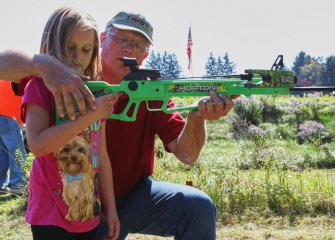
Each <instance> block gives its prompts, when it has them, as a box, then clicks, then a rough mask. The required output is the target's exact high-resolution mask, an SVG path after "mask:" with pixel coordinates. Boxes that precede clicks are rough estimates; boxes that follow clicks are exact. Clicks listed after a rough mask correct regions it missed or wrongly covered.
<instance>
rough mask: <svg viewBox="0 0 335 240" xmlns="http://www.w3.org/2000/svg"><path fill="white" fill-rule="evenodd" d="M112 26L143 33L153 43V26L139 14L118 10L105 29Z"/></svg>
mask: <svg viewBox="0 0 335 240" xmlns="http://www.w3.org/2000/svg"><path fill="white" fill-rule="evenodd" d="M111 26H114V27H116V28H119V29H124V30H132V31H136V32H139V33H141V34H143V35H144V36H145V37H146V38H147V39H148V40H149V42H150V43H151V44H153V38H152V35H153V28H152V26H151V24H150V23H149V22H148V21H147V20H146V19H145V18H144V17H143V16H142V15H140V14H135V13H127V12H119V13H118V14H116V15H115V16H114V17H113V18H112V19H111V20H110V21H109V22H108V23H107V25H106V29H107V28H109V27H111Z"/></svg>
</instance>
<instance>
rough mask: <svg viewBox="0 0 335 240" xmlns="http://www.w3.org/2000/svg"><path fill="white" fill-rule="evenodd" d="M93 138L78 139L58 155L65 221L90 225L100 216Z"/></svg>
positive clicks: (58, 152)
mask: <svg viewBox="0 0 335 240" xmlns="http://www.w3.org/2000/svg"><path fill="white" fill-rule="evenodd" d="M90 143H91V135H90V134H89V133H86V134H84V135H80V136H76V137H74V138H73V139H71V140H70V141H69V142H68V143H67V144H66V145H65V146H63V147H61V148H60V149H58V150H57V151H55V157H56V159H57V164H58V169H59V173H60V176H61V177H62V182H63V185H64V187H63V195H62V196H63V199H64V201H65V203H66V204H67V205H68V207H69V210H68V213H67V215H66V216H65V218H66V219H67V220H75V221H82V222H87V221H90V220H92V219H93V218H94V217H95V216H96V215H97V211H96V209H97V205H98V208H100V206H101V203H100V201H99V200H98V199H97V189H96V188H97V184H96V179H97V176H96V175H97V174H95V172H94V169H93V167H92V164H91V162H90V149H91V148H90V146H91V145H90Z"/></svg>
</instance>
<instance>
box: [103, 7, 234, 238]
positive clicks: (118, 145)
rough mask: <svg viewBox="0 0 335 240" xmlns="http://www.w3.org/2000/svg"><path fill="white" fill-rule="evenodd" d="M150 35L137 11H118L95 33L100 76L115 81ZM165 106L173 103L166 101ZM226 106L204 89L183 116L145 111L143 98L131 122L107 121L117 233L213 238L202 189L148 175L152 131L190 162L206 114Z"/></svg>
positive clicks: (141, 55)
mask: <svg viewBox="0 0 335 240" xmlns="http://www.w3.org/2000/svg"><path fill="white" fill-rule="evenodd" d="M152 36H153V28H152V26H151V24H150V23H149V22H148V21H147V20H146V19H145V18H144V17H143V16H141V15H138V14H132V13H126V12H120V13H118V14H117V15H116V16H115V17H114V18H113V19H112V20H111V21H110V22H108V23H107V25H106V29H105V32H103V33H101V35H100V40H101V59H102V67H103V70H102V79H103V80H104V81H106V82H108V83H110V84H120V83H121V81H122V80H123V77H124V75H125V74H127V73H128V72H129V69H128V67H124V65H123V61H122V58H123V57H131V58H136V60H137V62H138V63H139V65H141V64H142V62H143V60H144V59H145V58H146V57H147V56H148V54H149V47H150V45H151V44H152V43H153V37H152ZM127 102H128V98H127V96H124V97H121V98H119V100H118V103H117V104H116V106H115V111H114V112H115V113H120V112H122V110H123V109H124V107H125V105H126V104H127ZM150 104H154V105H158V104H162V103H161V102H158V101H153V102H151V103H150ZM169 106H174V103H173V102H172V101H170V102H169ZM232 107H233V102H232V100H231V99H230V98H228V97H226V96H224V95H220V96H218V95H216V94H215V93H214V92H210V98H209V99H208V100H206V101H200V102H199V103H198V110H197V111H191V112H189V113H188V116H187V120H186V121H185V120H184V119H183V118H182V117H181V115H180V114H179V113H172V114H165V113H162V112H149V111H148V110H147V109H146V106H145V104H141V105H140V107H139V110H138V114H137V118H136V121H134V122H123V121H119V120H114V119H109V120H108V121H107V147H108V154H109V157H110V160H111V165H112V169H113V176H114V189H115V195H116V202H117V211H118V215H119V219H120V223H121V233H120V238H119V239H125V238H126V236H127V234H128V233H142V234H151V235H158V236H174V237H175V238H176V239H192V240H197V239H201V240H204V239H206V240H211V239H215V223H216V208H215V205H214V203H213V202H212V200H211V199H210V198H209V197H208V196H207V195H206V194H205V193H203V192H201V191H200V190H198V189H196V188H192V187H188V186H185V185H178V184H172V183H168V182H158V181H154V180H153V179H152V178H151V177H150V176H151V175H152V173H153V169H154V144H155V136H156V134H157V135H158V136H159V138H160V139H161V140H162V142H163V144H164V147H165V149H166V150H167V151H169V152H171V153H173V154H174V155H175V156H176V158H178V159H179V160H180V161H181V162H183V163H185V164H192V163H194V162H195V161H196V160H197V159H198V157H199V154H200V150H201V148H202V147H203V145H204V143H205V139H206V129H205V122H206V120H208V119H210V120H214V119H219V118H220V117H222V116H225V115H226V114H227V113H228V112H229V110H231V108H232ZM100 227H101V228H100V230H101V232H100V236H99V237H98V239H102V238H103V236H104V235H105V234H106V233H107V231H106V229H104V224H101V226H100ZM107 237H108V236H107Z"/></svg>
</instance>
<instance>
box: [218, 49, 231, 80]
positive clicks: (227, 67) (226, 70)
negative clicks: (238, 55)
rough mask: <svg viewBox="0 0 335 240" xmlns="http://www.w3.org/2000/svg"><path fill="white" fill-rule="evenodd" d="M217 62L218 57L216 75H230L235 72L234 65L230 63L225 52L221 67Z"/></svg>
mask: <svg viewBox="0 0 335 240" xmlns="http://www.w3.org/2000/svg"><path fill="white" fill-rule="evenodd" d="M219 60H220V61H221V58H220V56H219V57H218V70H217V72H218V75H228V74H232V73H233V72H235V64H234V63H233V62H231V61H230V59H229V55H228V53H227V52H226V53H225V55H224V56H223V62H222V65H221V64H219Z"/></svg>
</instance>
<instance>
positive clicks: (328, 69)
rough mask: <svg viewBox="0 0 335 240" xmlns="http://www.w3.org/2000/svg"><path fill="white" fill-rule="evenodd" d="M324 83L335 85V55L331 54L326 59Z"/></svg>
mask: <svg viewBox="0 0 335 240" xmlns="http://www.w3.org/2000/svg"><path fill="white" fill-rule="evenodd" d="M323 85H328V86H335V56H329V57H328V58H327V59H326V62H325V71H324V74H323Z"/></svg>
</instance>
